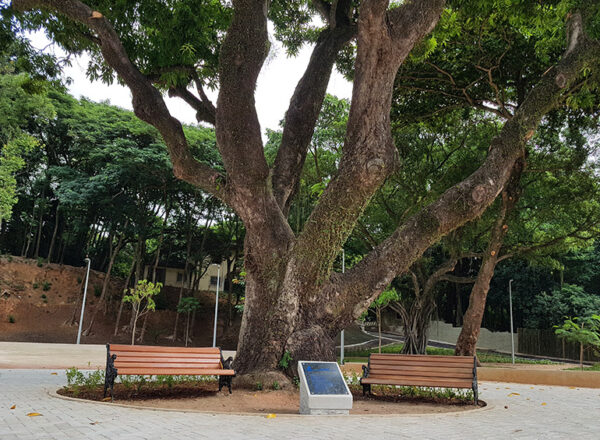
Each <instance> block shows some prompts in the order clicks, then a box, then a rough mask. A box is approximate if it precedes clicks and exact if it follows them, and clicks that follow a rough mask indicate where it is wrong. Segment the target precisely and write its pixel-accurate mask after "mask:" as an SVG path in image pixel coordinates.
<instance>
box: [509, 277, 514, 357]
mask: <svg viewBox="0 0 600 440" xmlns="http://www.w3.org/2000/svg"><path fill="white" fill-rule="evenodd" d="M512 282H513V280H510V281H509V282H508V307H509V309H510V346H511V350H512V363H513V365H514V364H515V334H514V333H513V313H512V286H511V284H512Z"/></svg>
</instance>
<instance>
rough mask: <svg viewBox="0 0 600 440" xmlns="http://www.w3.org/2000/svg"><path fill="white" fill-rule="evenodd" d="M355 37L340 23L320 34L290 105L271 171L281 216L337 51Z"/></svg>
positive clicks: (301, 163)
mask: <svg viewBox="0 0 600 440" xmlns="http://www.w3.org/2000/svg"><path fill="white" fill-rule="evenodd" d="M344 3H351V2H350V1H349V0H348V1H345V2H342V1H340V2H339V3H338V7H343V4H344ZM355 34H356V27H355V26H352V25H350V24H343V23H340V24H339V27H335V28H333V29H330V28H328V29H325V30H324V31H322V32H321V34H320V35H319V38H318V40H317V44H316V45H315V48H314V49H313V53H312V55H311V58H310V61H309V63H308V66H307V68H306V71H305V72H304V75H303V76H302V78H301V79H300V81H299V82H298V85H297V86H296V90H295V91H294V95H293V96H292V99H291V101H290V106H289V107H288V110H287V112H286V115H285V125H284V128H283V135H282V139H281V145H280V147H279V151H278V152H277V157H276V158H275V164H274V167H273V193H274V195H275V198H276V200H277V203H278V205H279V206H280V207H281V209H282V210H283V212H284V215H287V213H288V212H289V207H290V203H291V201H292V198H293V196H294V194H295V193H296V191H297V188H298V183H299V181H300V174H301V173H302V168H303V167H304V162H305V160H306V155H307V152H308V146H309V144H310V141H311V139H312V135H313V131H314V129H315V124H316V122H317V118H318V116H319V113H320V112H321V106H322V105H323V99H324V97H325V92H326V90H327V85H328V84H329V77H330V75H331V71H332V69H333V65H334V63H335V59H336V57H337V54H338V53H339V51H340V49H341V48H342V47H344V46H345V45H346V44H347V43H348V41H350V40H351V39H352V38H353V37H354V36H355Z"/></svg>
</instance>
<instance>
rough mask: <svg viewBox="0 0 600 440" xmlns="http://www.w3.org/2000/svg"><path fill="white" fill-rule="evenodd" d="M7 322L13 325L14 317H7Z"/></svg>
mask: <svg viewBox="0 0 600 440" xmlns="http://www.w3.org/2000/svg"><path fill="white" fill-rule="evenodd" d="M8 322H9V323H11V324H14V323H15V317H14V316H13V315H8Z"/></svg>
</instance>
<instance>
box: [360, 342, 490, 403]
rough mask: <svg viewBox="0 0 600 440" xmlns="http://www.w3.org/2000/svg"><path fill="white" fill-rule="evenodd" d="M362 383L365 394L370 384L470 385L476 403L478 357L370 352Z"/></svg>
mask: <svg viewBox="0 0 600 440" xmlns="http://www.w3.org/2000/svg"><path fill="white" fill-rule="evenodd" d="M360 383H361V385H362V386H363V395H364V394H365V393H367V392H368V393H371V385H402V386H419V387H442V388H471V389H472V390H473V400H474V403H475V405H477V402H478V391H477V357H476V356H424V355H410V354H371V355H370V356H369V363H368V365H367V366H365V365H363V377H362V378H361V379H360Z"/></svg>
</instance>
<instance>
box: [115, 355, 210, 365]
mask: <svg viewBox="0 0 600 440" xmlns="http://www.w3.org/2000/svg"><path fill="white" fill-rule="evenodd" d="M122 362H163V363H170V362H174V363H177V362H196V363H199V364H215V363H217V364H218V363H220V362H221V359H220V358H218V357H216V358H212V359H210V358H204V357H201V358H199V357H143V356H119V355H117V359H116V360H115V363H122Z"/></svg>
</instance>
